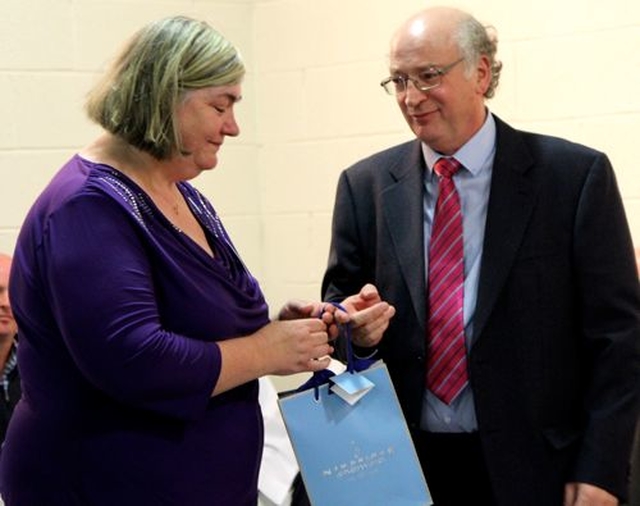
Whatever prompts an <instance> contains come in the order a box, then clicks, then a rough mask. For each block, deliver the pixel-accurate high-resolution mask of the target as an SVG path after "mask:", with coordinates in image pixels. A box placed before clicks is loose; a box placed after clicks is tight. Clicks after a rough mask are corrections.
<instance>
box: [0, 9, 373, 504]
mask: <svg viewBox="0 0 640 506" xmlns="http://www.w3.org/2000/svg"><path fill="white" fill-rule="evenodd" d="M244 73H245V67H244V65H243V62H242V60H241V58H240V56H239V54H238V52H237V50H236V49H235V48H234V47H233V46H232V45H231V44H230V43H229V42H228V41H227V40H226V39H225V38H224V37H222V36H221V35H220V34H219V33H218V32H217V31H215V30H214V29H213V28H212V27H211V26H209V25H208V24H206V23H204V22H201V21H197V20H193V19H189V18H186V17H170V18H166V19H163V20H160V21H157V22H153V23H150V24H148V25H147V26H145V27H144V28H142V29H141V30H140V31H139V32H138V33H137V34H135V36H134V37H133V38H132V39H131V40H130V41H129V42H128V44H127V45H126V46H125V47H124V49H123V50H122V52H121V53H120V55H119V56H118V58H117V59H116V60H115V61H114V63H113V65H112V66H111V68H110V69H109V71H108V72H107V73H106V75H105V77H104V78H103V80H102V81H101V82H100V83H99V84H98V85H97V86H96V87H95V88H94V89H93V90H92V92H91V93H90V96H89V100H88V105H87V111H88V115H89V117H90V118H91V119H92V120H94V121H95V122H96V123H98V124H99V125H101V126H102V127H103V128H104V133H103V134H101V135H100V136H99V137H98V138H97V139H96V140H95V141H93V142H92V143H91V144H89V145H88V146H87V147H86V148H84V149H82V151H81V152H79V153H78V154H76V155H74V156H73V157H72V158H71V159H70V160H69V161H68V162H67V163H66V164H65V165H64V166H63V167H62V168H61V169H60V170H59V172H58V173H57V174H56V176H55V177H54V178H53V180H52V181H51V182H50V183H49V185H48V186H47V188H46V189H45V190H44V191H43V192H42V194H41V195H40V196H39V197H38V199H37V201H36V202H35V203H34V205H33V206H32V208H31V210H30V211H29V213H28V216H27V217H26V220H25V222H24V224H23V226H22V229H21V231H20V235H19V237H18V241H17V245H16V249H15V253H14V262H13V268H12V272H11V286H10V293H11V301H12V306H13V310H14V314H15V317H16V321H17V323H18V328H19V329H20V345H19V351H18V363H19V367H20V372H21V376H22V382H23V393H24V395H23V398H22V400H21V401H20V402H19V403H18V406H17V407H16V409H15V411H14V415H13V418H12V419H11V422H10V424H9V429H8V432H7V437H6V440H5V445H4V447H3V449H2V454H1V456H0V489H1V493H2V496H3V498H4V500H5V502H6V504H7V505H8V506H22V505H47V506H63V505H64V506H71V505H78V506H114V505H119V506H141V505H166V506H169V505H172V506H211V505H212V504H214V505H216V506H255V505H256V503H257V500H258V490H257V482H258V467H259V464H260V455H261V452H262V445H263V441H262V437H263V427H262V417H261V412H260V406H259V403H258V378H259V377H261V376H264V375H267V374H276V375H284V374H291V373H298V372H306V371H308V372H313V371H318V370H321V369H323V368H325V367H327V365H328V364H329V358H328V357H327V355H329V354H330V353H331V352H332V351H333V348H332V346H331V343H330V341H331V340H332V339H333V338H334V337H335V336H336V334H337V329H336V326H335V325H334V322H335V317H336V315H337V314H340V315H341V317H342V318H343V319H342V321H343V322H344V321H346V319H347V316H346V315H345V314H344V313H336V312H335V311H334V308H333V306H327V307H325V308H324V310H322V309H321V307H320V305H319V304H311V303H299V302H292V303H289V304H287V305H286V306H285V307H284V308H283V309H282V311H281V312H280V314H279V319H278V320H277V321H270V320H269V316H268V308H267V303H266V301H265V299H264V297H263V294H262V292H261V290H260V287H259V285H258V282H257V281H256V279H255V278H254V277H253V276H252V275H251V273H250V272H249V271H248V270H247V268H246V266H245V265H244V263H243V262H242V260H241V259H240V257H239V255H238V253H237V251H236V249H235V248H234V246H233V244H232V241H231V239H230V237H229V235H228V234H227V232H226V230H225V228H224V227H223V225H222V223H221V220H220V218H219V216H218V214H217V213H216V211H215V210H214V208H213V206H212V205H211V203H210V202H209V201H208V200H207V199H206V198H205V197H204V195H203V194H202V193H200V192H199V191H198V190H197V189H196V188H195V187H194V186H192V185H191V184H190V183H188V182H187V181H188V180H191V179H193V178H195V177H196V176H198V175H199V174H200V173H201V172H203V171H207V170H210V169H212V168H213V167H215V166H216V165H217V163H218V154H219V151H220V149H221V147H222V144H223V143H224V141H225V139H226V138H227V137H235V136H236V135H238V133H239V127H238V124H237V123H236V119H235V107H236V104H237V103H238V102H239V101H240V99H241V97H242V88H241V81H242V78H243V76H244ZM380 310H381V311H384V305H380ZM319 316H320V317H319Z"/></svg>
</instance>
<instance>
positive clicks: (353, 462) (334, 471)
mask: <svg viewBox="0 0 640 506" xmlns="http://www.w3.org/2000/svg"><path fill="white" fill-rule="evenodd" d="M351 445H352V446H353V457H352V458H351V459H350V460H349V461H348V462H341V463H337V464H335V465H334V466H332V467H330V468H327V469H324V470H323V471H322V476H323V478H325V479H331V478H336V479H343V478H346V479H357V478H358V477H361V476H362V475H364V474H366V475H369V474H372V473H374V472H377V470H378V469H379V468H380V466H382V465H383V464H385V463H386V462H387V461H388V460H389V459H390V458H391V457H392V456H393V454H394V453H395V448H394V447H393V446H389V447H387V448H386V449H381V450H379V451H374V452H369V453H367V454H364V452H363V451H362V450H361V449H360V447H358V446H357V445H356V443H355V441H352V442H351Z"/></svg>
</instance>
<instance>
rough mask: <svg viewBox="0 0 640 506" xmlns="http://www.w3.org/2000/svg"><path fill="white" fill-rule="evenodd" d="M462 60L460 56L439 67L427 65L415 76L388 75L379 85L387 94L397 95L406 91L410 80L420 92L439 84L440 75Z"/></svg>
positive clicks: (440, 81)
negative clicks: (427, 66)
mask: <svg viewBox="0 0 640 506" xmlns="http://www.w3.org/2000/svg"><path fill="white" fill-rule="evenodd" d="M463 60H464V58H460V59H459V60H456V61H454V62H453V63H450V64H449V65H445V66H444V67H440V68H438V67H429V68H427V69H425V70H423V71H422V72H420V73H419V74H418V75H417V76H415V77H411V76H402V75H399V76H390V77H387V78H386V79H383V80H382V82H381V83H380V86H382V87H383V88H384V91H386V92H387V93H388V94H389V95H399V94H401V93H404V92H405V91H407V86H408V85H409V81H411V82H412V83H413V85H414V86H415V87H416V89H417V90H419V91H422V92H425V91H429V90H431V89H433V88H435V87H436V86H440V84H441V83H442V76H443V75H445V74H446V73H447V72H449V71H450V70H451V69H452V68H453V67H455V66H456V65H457V64H458V63H460V62H461V61H463Z"/></svg>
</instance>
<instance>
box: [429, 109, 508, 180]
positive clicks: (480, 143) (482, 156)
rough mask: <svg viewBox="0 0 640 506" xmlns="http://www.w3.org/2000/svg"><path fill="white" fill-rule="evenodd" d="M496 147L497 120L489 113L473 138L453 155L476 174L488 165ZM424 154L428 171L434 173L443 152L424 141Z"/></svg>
mask: <svg viewBox="0 0 640 506" xmlns="http://www.w3.org/2000/svg"><path fill="white" fill-rule="evenodd" d="M495 149H496V121H495V119H494V118H493V115H492V114H491V113H488V114H487V117H486V119H485V120H484V123H483V124H482V126H481V127H480V130H478V131H477V132H476V133H475V134H474V135H473V137H471V139H469V140H468V141H467V142H466V143H465V144H464V145H463V146H462V147H461V148H460V149H459V150H458V151H456V152H455V153H454V154H453V155H452V156H453V157H454V158H455V159H456V160H458V161H459V162H460V163H461V164H462V165H463V166H464V168H465V169H467V170H468V171H469V172H471V174H473V175H474V176H475V175H477V174H478V172H480V170H481V169H482V168H483V167H485V166H486V164H487V161H488V160H489V158H490V157H493V155H494V153H495ZM422 154H423V156H424V160H425V162H426V165H427V171H428V172H429V174H430V175H431V174H432V173H433V165H434V164H435V163H436V161H437V160H438V158H442V154H441V153H438V152H437V151H435V150H433V149H431V148H430V147H429V146H427V145H426V144H425V143H424V142H423V143H422Z"/></svg>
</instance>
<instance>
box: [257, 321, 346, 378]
mask: <svg viewBox="0 0 640 506" xmlns="http://www.w3.org/2000/svg"><path fill="white" fill-rule="evenodd" d="M331 325H333V324H331ZM333 326H334V325H333ZM254 336H255V337H256V339H257V342H258V343H259V353H260V354H261V355H262V356H263V358H264V360H265V362H266V364H267V366H266V369H267V372H266V374H276V375H285V374H293V373H298V372H315V371H320V370H322V369H326V368H327V366H328V365H329V363H330V358H329V355H331V353H333V346H331V344H330V340H331V339H330V335H329V332H328V327H327V323H325V321H324V319H321V318H302V319H289V320H280V321H274V322H272V323H269V324H268V325H266V326H264V327H262V328H261V329H260V330H259V331H258V332H256V334H254Z"/></svg>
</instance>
